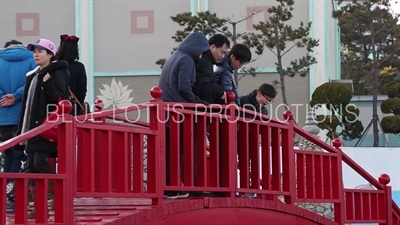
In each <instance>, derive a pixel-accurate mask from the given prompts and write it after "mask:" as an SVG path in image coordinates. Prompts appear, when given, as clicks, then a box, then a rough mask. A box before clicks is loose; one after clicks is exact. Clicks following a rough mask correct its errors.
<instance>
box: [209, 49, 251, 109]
mask: <svg viewBox="0 0 400 225" xmlns="http://www.w3.org/2000/svg"><path fill="white" fill-rule="evenodd" d="M250 60H251V51H250V49H249V48H248V47H247V46H246V45H243V44H236V45H234V46H233V47H232V49H231V50H230V51H229V53H228V54H227V55H225V57H224V58H223V59H222V60H221V61H220V62H218V63H217V64H216V66H215V68H214V72H215V75H216V77H217V83H218V84H219V85H221V86H222V87H224V90H225V92H228V91H232V92H233V93H234V94H235V104H236V105H238V106H240V101H239V93H238V91H237V85H236V82H235V79H234V77H233V71H234V70H237V69H240V68H241V67H242V66H243V65H244V64H246V63H248V62H250Z"/></svg>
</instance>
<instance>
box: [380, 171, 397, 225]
mask: <svg viewBox="0 0 400 225" xmlns="http://www.w3.org/2000/svg"><path fill="white" fill-rule="evenodd" d="M378 180H379V183H381V184H383V185H384V188H385V189H384V191H385V212H386V223H385V225H391V224H393V217H392V213H393V212H392V211H393V208H392V187H391V186H387V185H388V184H389V183H390V177H389V175H387V174H381V175H380V176H379V178H378ZM380 225H383V224H380Z"/></svg>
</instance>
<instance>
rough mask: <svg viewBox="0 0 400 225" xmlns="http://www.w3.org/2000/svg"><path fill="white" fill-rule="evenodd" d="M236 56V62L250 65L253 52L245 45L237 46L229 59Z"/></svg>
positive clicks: (232, 50)
mask: <svg viewBox="0 0 400 225" xmlns="http://www.w3.org/2000/svg"><path fill="white" fill-rule="evenodd" d="M231 55H233V56H235V58H236V60H238V61H239V62H241V63H248V62H250V60H251V51H250V49H249V47H247V46H246V45H244V44H236V45H234V46H233V47H232V49H231V50H230V51H229V54H228V57H230V56H231Z"/></svg>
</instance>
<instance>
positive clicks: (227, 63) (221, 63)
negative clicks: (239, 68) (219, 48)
mask: <svg viewBox="0 0 400 225" xmlns="http://www.w3.org/2000/svg"><path fill="white" fill-rule="evenodd" d="M217 66H221V67H224V68H226V69H228V70H229V71H231V72H233V69H232V66H231V59H230V58H229V57H228V55H226V54H225V57H224V58H223V59H222V60H221V61H219V62H218V63H217Z"/></svg>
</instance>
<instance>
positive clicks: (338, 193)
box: [332, 138, 345, 224]
mask: <svg viewBox="0 0 400 225" xmlns="http://www.w3.org/2000/svg"><path fill="white" fill-rule="evenodd" d="M332 145H333V147H335V148H336V149H337V162H336V165H333V166H334V167H332V168H333V176H332V177H333V178H332V179H334V180H332V184H335V183H336V184H337V188H335V189H333V198H335V199H337V198H338V199H339V200H340V203H335V204H334V214H335V222H336V223H338V224H344V221H345V200H344V187H343V172H342V150H341V149H340V147H341V146H342V141H341V140H340V139H339V138H336V139H334V140H333V142H332ZM335 173H337V174H335ZM335 178H336V180H335Z"/></svg>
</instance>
